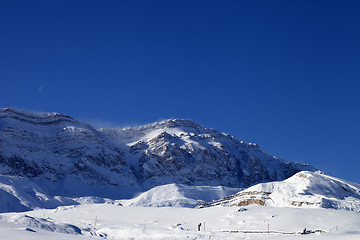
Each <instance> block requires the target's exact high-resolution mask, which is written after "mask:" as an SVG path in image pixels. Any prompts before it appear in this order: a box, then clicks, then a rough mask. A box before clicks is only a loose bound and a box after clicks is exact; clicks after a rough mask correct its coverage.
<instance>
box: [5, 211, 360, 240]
mask: <svg viewBox="0 0 360 240" xmlns="http://www.w3.org/2000/svg"><path fill="white" fill-rule="evenodd" d="M199 223H202V225H201V228H200V230H201V231H197V230H198V229H197V228H198V224H199ZM359 225H360V215H359V214H358V213H355V212H349V211H342V210H332V209H298V208H274V207H263V206H259V205H252V206H248V207H246V209H244V208H239V207H221V206H218V207H213V208H205V209H190V208H152V207H146V208H144V207H122V206H117V205H113V204H89V205H81V206H69V207H59V208H57V209H53V210H35V211H30V212H25V213H5V214H1V215H0V239H17V240H23V239H27V240H31V239H37V240H39V239H40V240H41V239H101V238H104V239H105V238H106V239H244V240H247V239H280V240H285V239H286V240H290V239H300V238H301V239H307V240H315V239H326V240H335V239H336V240H343V239H346V240H358V239H360V229H359V227H358V226H359ZM304 228H306V229H307V230H308V231H309V233H310V232H314V233H312V234H308V235H306V236H302V235H300V233H301V232H302V231H303V229H304ZM268 230H269V232H268Z"/></svg>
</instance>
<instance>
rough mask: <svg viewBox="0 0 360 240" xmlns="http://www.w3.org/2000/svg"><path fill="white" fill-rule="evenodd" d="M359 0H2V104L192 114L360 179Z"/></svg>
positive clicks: (123, 116) (121, 122)
mask: <svg viewBox="0 0 360 240" xmlns="http://www.w3.org/2000/svg"><path fill="white" fill-rule="evenodd" d="M359 11H360V2H359V1H331V0H330V1H16V0H15V1H13V0H8V1H7V0H3V1H0V30H1V33H0V81H1V94H0V104H1V106H0V107H15V108H21V109H27V110H36V111H50V112H61V113H64V114H68V115H71V116H74V117H76V118H78V119H80V120H82V121H89V122H92V123H95V124H96V125H97V126H127V125H136V124H144V123H150V122H154V121H158V120H161V119H166V118H190V119H193V120H194V121H196V122H198V123H199V124H201V125H203V126H205V127H211V128H215V129H218V130H220V131H222V132H227V133H230V134H232V135H234V136H235V137H237V138H238V139H239V140H245V141H248V142H256V143H258V144H259V145H260V147H261V148H262V149H263V150H264V151H266V152H269V153H271V154H273V155H276V156H279V157H283V158H284V159H287V160H291V161H299V162H305V163H309V164H312V165H314V166H315V167H317V168H320V169H321V170H323V171H324V172H326V173H328V174H330V175H333V176H338V177H341V178H345V179H348V180H351V181H355V182H358V183H360V174H359V169H360V157H359V156H360V138H359V133H360V127H359V123H360V110H359V109H360V107H359V106H360V94H359V93H360V15H359Z"/></svg>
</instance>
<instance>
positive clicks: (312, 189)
mask: <svg viewBox="0 0 360 240" xmlns="http://www.w3.org/2000/svg"><path fill="white" fill-rule="evenodd" d="M249 204H259V205H264V206H274V207H305V208H333V209H345V210H349V211H355V212H360V185H359V184H355V183H350V182H347V181H345V180H342V179H338V178H334V177H331V176H328V175H325V174H323V173H321V172H307V171H303V172H299V173H297V174H295V175H294V176H292V177H290V178H288V179H286V180H284V181H279V182H269V183H260V184H257V185H255V186H252V187H250V188H247V189H245V190H242V191H240V192H238V193H237V194H235V195H231V196H228V197H226V198H224V199H221V200H218V201H215V202H211V203H203V204H201V205H199V206H198V207H200V208H201V207H208V206H216V205H222V206H247V205H249Z"/></svg>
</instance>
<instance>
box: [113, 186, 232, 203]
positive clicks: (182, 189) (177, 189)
mask: <svg viewBox="0 0 360 240" xmlns="http://www.w3.org/2000/svg"><path fill="white" fill-rule="evenodd" d="M238 191H239V189H238V188H228V187H222V186H217V187H214V186H187V185H183V184H174V183H173V184H167V185H162V186H157V187H154V188H152V189H150V190H148V191H146V192H144V193H141V194H140V195H139V196H137V197H135V198H133V199H129V200H120V201H119V202H120V203H121V204H122V205H123V206H142V207H195V206H196V205H198V204H199V203H201V202H204V201H213V200H216V199H219V198H223V197H225V196H228V195H230V194H233V193H236V192H238Z"/></svg>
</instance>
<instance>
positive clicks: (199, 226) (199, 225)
mask: <svg viewBox="0 0 360 240" xmlns="http://www.w3.org/2000/svg"><path fill="white" fill-rule="evenodd" d="M200 228H201V223H199V224H198V231H200Z"/></svg>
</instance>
